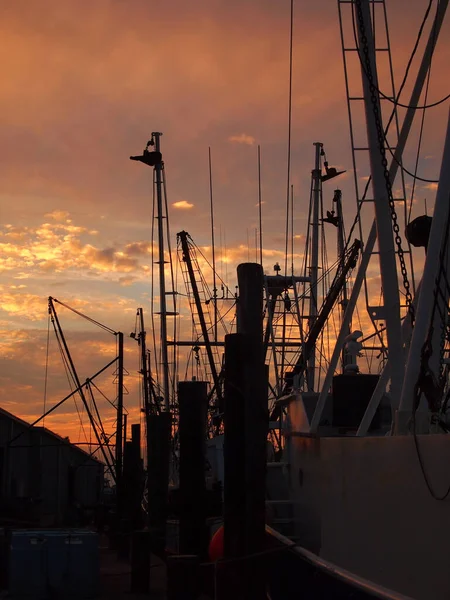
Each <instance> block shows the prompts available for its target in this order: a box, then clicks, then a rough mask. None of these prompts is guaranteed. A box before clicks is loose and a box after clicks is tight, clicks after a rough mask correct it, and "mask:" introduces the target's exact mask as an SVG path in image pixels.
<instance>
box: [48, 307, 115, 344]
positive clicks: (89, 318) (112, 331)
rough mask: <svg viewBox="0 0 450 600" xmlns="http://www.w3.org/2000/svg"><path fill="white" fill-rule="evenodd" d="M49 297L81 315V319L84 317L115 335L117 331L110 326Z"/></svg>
mask: <svg viewBox="0 0 450 600" xmlns="http://www.w3.org/2000/svg"><path fill="white" fill-rule="evenodd" d="M51 299H52V300H53V301H54V302H57V303H58V304H61V306H64V307H65V308H67V309H69V310H71V311H72V312H73V313H75V314H76V315H78V316H79V317H82V318H83V319H86V321H89V322H90V323H92V324H93V325H97V326H98V327H100V328H101V329H104V330H105V331H107V332H108V333H112V334H113V335H117V331H114V329H111V328H110V327H107V326H106V325H103V323H99V321H96V320H95V319H92V317H88V316H87V315H85V314H83V313H82V312H80V311H79V310H76V309H75V308H72V307H71V306H69V305H68V304H65V303H64V302H61V300H58V299H57V298H51Z"/></svg>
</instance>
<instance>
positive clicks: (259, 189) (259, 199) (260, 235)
mask: <svg viewBox="0 0 450 600" xmlns="http://www.w3.org/2000/svg"><path fill="white" fill-rule="evenodd" d="M258 214H259V263H260V264H261V265H262V249H263V234H262V204H261V146H260V145H259V144H258Z"/></svg>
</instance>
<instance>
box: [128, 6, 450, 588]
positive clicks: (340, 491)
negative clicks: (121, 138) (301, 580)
mask: <svg viewBox="0 0 450 600" xmlns="http://www.w3.org/2000/svg"><path fill="white" fill-rule="evenodd" d="M447 5H448V2H446V1H443V0H441V1H440V2H439V3H438V6H437V10H436V14H435V16H434V21H433V23H432V26H431V30H430V34H429V39H428V42H427V44H426V47H425V50H424V53H423V57H422V60H421V64H420V67H419V69H418V73H417V78H416V81H415V83H414V85H413V86H412V93H411V97H410V98H409V100H407V101H406V100H405V101H403V100H402V102H400V93H401V91H402V89H403V87H404V82H403V83H402V85H401V86H400V89H399V91H398V92H397V91H396V86H395V84H394V77H393V71H392V61H391V59H390V42H389V32H388V26H387V10H386V6H385V1H384V0H351V1H345V0H339V1H338V10H339V23H340V31H341V41H342V54H343V58H344V74H345V82H346V92H347V105H348V114H349V119H350V137H351V145H352V156H353V165H352V169H353V173H354V177H355V187H356V208H357V210H356V217H355V221H354V223H353V226H352V227H351V230H350V232H349V234H348V235H346V233H345V228H344V227H343V222H344V219H343V212H342V195H341V192H340V190H339V189H337V190H334V192H333V196H332V205H331V206H330V210H328V211H327V210H326V206H325V209H324V200H323V198H324V189H325V190H327V189H328V191H326V192H325V193H328V192H331V190H330V189H329V188H326V187H324V186H326V184H327V182H328V181H329V180H331V179H333V178H334V177H337V176H338V175H339V171H338V169H337V168H333V167H330V166H329V163H328V161H327V158H326V154H325V151H324V144H323V143H321V142H316V143H315V144H314V146H315V162H314V168H313V170H312V177H311V197H310V206H309V221H308V228H307V235H306V245H305V253H304V264H303V267H302V269H301V271H300V272H298V273H296V272H295V269H294V267H293V266H292V268H291V269H289V268H288V266H287V260H288V250H287V246H288V245H287V244H286V266H285V268H284V273H283V272H282V271H283V269H282V267H280V265H278V264H276V265H275V266H274V274H267V273H266V274H265V275H264V278H263V284H262V288H263V289H262V290H261V293H263V294H264V308H263V331H264V333H263V341H262V343H263V349H264V357H265V364H266V365H267V373H268V379H269V385H268V388H269V394H268V409H269V415H270V419H269V428H268V429H269V433H268V437H267V439H268V441H269V442H270V444H269V445H268V453H267V481H266V490H267V495H266V506H267V515H268V520H269V521H270V524H271V525H272V527H274V529H276V530H278V531H279V532H280V534H282V535H283V536H285V538H286V539H289V540H290V541H291V543H293V544H295V545H296V546H297V548H300V549H301V552H303V555H302V556H303V559H304V560H306V558H305V557H309V558H308V559H307V560H310V561H311V560H312V561H314V560H317V561H322V563H321V564H322V566H323V565H328V567H326V568H329V569H331V568H332V567H329V565H335V570H336V569H340V570H341V572H342V573H344V572H345V573H348V572H350V573H352V574H353V577H354V578H353V584H352V583H351V581H350V579H351V578H350V579H348V581H347V583H348V582H349V581H350V583H349V585H350V588H351V587H352V585H353V587H354V589H355V590H357V589H358V590H359V589H360V588H359V587H358V585H360V584H361V581H363V580H364V581H369V582H371V583H372V585H373V586H374V588H373V589H375V588H377V590H378V592H376V593H375V592H374V593H373V596H372V597H379V598H383V597H384V598H388V597H390V598H394V597H397V598H400V597H401V596H400V595H401V594H404V595H405V597H406V596H408V597H410V598H413V599H416V600H425V599H429V598H433V599H436V600H440V599H444V598H447V597H448V596H449V594H450V575H449V572H448V569H447V567H446V557H447V555H448V551H449V549H450V548H449V545H450V542H449V541H448V536H447V526H448V525H449V521H450V509H449V508H448V505H449V502H450V500H449V497H450V486H449V484H450V479H449V474H448V472H447V471H448V469H447V466H446V465H447V459H448V458H449V457H450V437H449V436H448V431H449V430H448V415H447V406H448V398H449V385H448V376H449V368H448V365H449V364H450V359H449V356H448V349H449V336H448V305H449V292H450V287H449V285H448V279H447V269H448V262H449V259H450V252H449V244H448V241H449V240H448V237H449V227H450V206H449V193H450V122H449V126H448V127H447V131H446V135H445V145H444V151H443V156H442V166H441V171H440V176H439V181H438V187H437V193H436V201H435V206H434V212H433V216H432V217H429V216H428V215H421V216H420V217H419V218H416V219H414V220H411V219H410V210H409V204H408V198H407V194H406V190H405V182H404V176H405V173H409V172H408V171H407V170H406V168H405V166H404V165H403V159H402V157H403V152H404V149H405V145H406V143H407V140H408V135H409V133H410V130H411V127H412V124H413V121H414V118H415V117H416V115H417V114H418V112H419V111H418V108H420V109H421V110H422V111H424V110H425V109H426V108H428V107H427V102H426V100H425V101H424V103H423V104H420V103H421V97H422V94H423V90H424V87H425V86H426V85H427V78H428V75H429V70H430V65H431V60H432V56H433V53H434V50H435V47H436V44H437V42H438V38H439V32H440V30H441V26H442V23H443V20H444V17H445V13H446V9H447ZM429 8H430V7H429ZM429 8H428V10H427V11H426V14H425V17H424V23H423V24H425V22H426V20H427V19H428V16H429V13H430V11H429ZM422 30H423V27H421V29H420V32H419V38H420V36H421V35H422ZM349 32H350V35H349ZM415 51H416V49H415V50H414V53H415ZM382 53H384V55H385V56H386V55H387V56H388V57H389V61H388V64H389V65H390V69H388V83H389V85H390V89H389V91H387V88H386V87H384V82H383V81H382V77H381V76H380V75H379V72H378V70H377V66H378V59H379V56H380V55H381V54H382ZM351 54H352V55H353V56H357V57H358V60H359V63H360V64H359V76H360V84H361V92H360V94H357V95H354V93H353V91H352V86H351V78H352V77H353V78H354V77H355V71H354V69H353V70H352V69H351V68H350V67H349V56H350V55H351ZM408 71H409V66H408V69H407V73H408ZM444 100H445V99H444ZM444 100H442V101H440V102H443V101H444ZM358 103H359V104H358ZM435 104H437V103H432V106H434V105H435ZM356 105H359V107H360V108H362V109H363V110H364V119H365V125H366V138H365V142H364V143H363V144H360V143H359V142H358V141H357V137H356V135H355V127H356V125H355V117H354V111H355V106H356ZM387 107H390V108H391V110H389V111H388V108H387ZM399 107H402V108H404V109H405V112H404V116H403V119H402V120H401V122H400V118H399V115H398V108H399ZM387 114H389V115H390V118H389V119H388V120H387V121H386V120H384V119H385V118H386V115H387ZM159 139H160V134H154V135H153V136H152V140H151V142H149V144H152V145H156V148H155V150H154V151H149V149H148V148H149V146H147V148H146V150H145V151H144V153H143V155H142V157H134V158H135V159H136V160H141V162H144V163H145V164H147V165H148V166H151V167H153V168H154V169H155V173H156V177H155V185H156V191H157V193H156V195H155V197H156V200H157V202H156V205H155V206H156V217H157V222H158V239H159V264H160V271H159V287H160V298H161V302H160V306H159V314H160V340H161V347H162V351H161V353H160V356H161V357H162V358H161V365H160V366H161V371H162V373H163V377H162V379H161V388H160V389H161V393H160V394H158V393H155V392H153V393H154V395H155V397H158V398H160V399H161V400H162V402H166V408H167V409H168V408H169V407H170V406H172V407H175V406H176V405H177V400H176V398H175V397H174V395H175V392H174V391H172V392H171V391H170V389H172V390H173V389H174V382H175V381H176V379H177V377H178V380H181V379H182V376H179V375H175V373H176V370H177V368H178V367H177V365H178V364H179V354H178V352H179V349H180V348H183V347H187V348H189V357H190V360H191V365H192V366H191V370H190V373H189V375H188V370H187V369H186V373H185V379H191V380H203V381H207V382H209V387H208V397H207V400H208V407H209V413H208V414H209V420H208V442H207V445H208V464H209V472H208V476H209V478H210V480H211V481H215V482H217V481H221V482H223V481H224V480H226V473H224V469H226V466H225V467H224V464H223V441H224V432H223V414H224V404H223V399H224V394H225V396H226V385H225V391H224V374H225V375H226V359H225V368H224V359H223V346H224V338H225V336H226V334H228V333H229V332H230V331H231V330H232V329H229V330H227V325H226V323H225V319H224V318H223V314H224V312H223V311H224V310H225V309H224V308H223V307H225V306H227V308H226V310H232V308H233V305H234V304H237V306H239V302H240V299H241V296H240V294H241V291H242V290H240V289H238V290H236V291H233V292H232V291H230V290H229V289H228V287H227V286H226V284H225V282H222V281H221V280H220V277H219V276H218V273H217V270H216V267H215V261H214V251H213V257H212V264H211V265H210V266H211V269H212V280H211V279H208V277H205V276H204V274H203V272H202V271H203V270H204V269H203V268H204V267H205V265H206V264H207V263H208V260H207V258H206V257H205V256H204V254H202V253H201V249H200V248H198V247H196V245H195V244H194V242H193V239H192V237H191V236H190V235H189V234H187V232H184V231H183V232H180V233H179V234H178V242H179V257H180V264H181V268H182V272H183V276H184V281H185V284H186V293H187V297H188V306H189V308H190V309H191V314H192V329H193V338H192V339H191V340H185V341H183V340H181V339H179V336H178V335H177V334H176V332H175V333H174V335H173V336H172V337H171V339H169V336H168V328H167V320H168V319H169V318H170V317H174V319H173V322H174V323H175V325H174V328H176V322H177V321H176V316H177V315H178V314H179V312H178V311H179V306H178V307H177V306H176V300H177V298H176V293H175V286H174V285H173V287H172V289H171V290H170V291H167V290H166V280H165V277H166V276H167V271H168V270H167V268H166V269H165V268H164V261H165V259H167V256H168V255H170V254H171V251H170V247H169V248H168V247H165V246H164V240H165V239H166V240H168V238H169V236H168V235H167V232H165V231H164V229H163V224H164V219H165V218H167V201H166V202H164V193H163V192H162V191H161V190H163V191H164V190H165V185H164V171H163V167H162V162H161V160H162V159H161V153H160V147H159ZM362 154H364V155H365V157H366V161H367V164H368V165H370V169H369V171H368V173H367V177H366V178H365V182H366V186H365V189H364V190H363V189H360V187H361V179H362V172H361V168H360V162H358V161H360V159H361V155H362ZM409 174H410V173H409ZM412 176H413V179H414V181H415V180H417V178H418V176H417V171H416V173H413V174H412ZM396 178H397V179H396ZM398 181H400V184H398ZM397 188H401V193H399V194H398V193H397V192H396V191H394V190H396V189H397ZM260 204H261V203H260ZM291 207H292V205H289V204H288V212H289V211H290V210H291ZM367 224H368V225H369V226H368V227H367ZM327 226H329V227H331V229H332V230H333V231H335V232H336V234H337V254H336V257H335V258H336V260H335V261H334V262H333V265H332V266H331V267H330V268H327V269H325V270H321V267H320V264H319V262H320V261H319V255H320V252H321V251H322V253H323V245H322V242H321V237H320V236H321V235H325V234H324V228H325V227H327ZM333 227H334V229H333ZM366 230H367V231H368V234H367V235H366V234H365V232H366ZM355 231H356V233H355ZM212 233H213V235H214V227H212ZM327 235H328V233H327ZM333 235H334V234H333ZM292 239H293V236H292ZM412 247H413V248H414V250H413V248H412ZM416 248H418V249H419V250H415V249H416ZM213 249H214V243H213ZM321 249H322V250H321ZM261 250H262V249H261ZM261 254H262V252H261ZM291 255H293V252H292V253H291ZM415 257H418V259H419V263H423V269H422V271H423V272H422V274H421V278H420V281H418V283H417V285H416V282H415V277H414V261H413V258H415ZM261 262H262V261H261ZM369 265H370V268H371V269H372V273H373V269H374V268H375V267H376V268H377V269H379V278H380V279H379V281H380V283H381V285H380V284H378V294H380V287H381V294H380V301H379V302H375V301H374V297H373V288H371V287H370V283H369V276H368V273H369ZM374 265H375V266H374ZM420 270H421V269H418V271H420ZM320 273H321V274H320ZM399 274H400V281H399ZM416 275H417V273H416ZM171 282H172V284H174V276H173V271H172V273H171ZM211 283H212V289H211ZM220 286H221V294H220V293H218V290H219V288H220ZM166 297H170V298H171V300H172V299H173V302H174V307H173V309H171V310H168V309H167V307H166ZM255 307H256V308H255V310H256V309H257V305H255ZM357 310H359V311H360V312H362V311H363V310H365V311H366V313H367V317H366V318H365V319H362V321H363V322H362V323H361V322H360V323H358V322H357ZM225 312H226V311H225ZM333 319H334V320H333ZM332 327H333V328H335V332H334V334H333V333H332V332H331V328H332ZM221 328H222V329H221ZM238 329H239V328H238ZM169 349H172V350H173V357H172V360H170V361H169ZM177 349H178V350H177ZM225 354H226V352H225ZM369 355H370V356H371V360H370V361H368V360H367V357H368V356H369ZM366 362H367V364H366ZM203 367H204V368H203ZM225 379H226V377H225ZM311 557H315V559H312V558H311ZM317 564H319V563H317ZM317 564H316V566H317ZM293 569H294V567H291V568H290V573H291V576H293ZM358 578H359V579H358ZM357 579H358V581H359V583H358V584H357V583H356V581H357ZM377 586H379V587H377ZM382 588H387V589H389V590H391V592H389V593H390V594H392V595H390V596H389V595H387V594H388V592H385V595H384V596H383V593H384V592H381V591H380V590H381V589H382ZM355 593H356V592H355ZM377 594H378V595H377ZM395 594H397V595H395ZM315 597H319V596H315ZM330 597H332V596H330ZM346 597H347V596H346ZM361 597H363V596H361ZM364 597H366V596H364ZM367 597H369V596H367Z"/></svg>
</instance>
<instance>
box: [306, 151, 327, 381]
mask: <svg viewBox="0 0 450 600" xmlns="http://www.w3.org/2000/svg"><path fill="white" fill-rule="evenodd" d="M314 146H315V147H316V159H315V166H314V171H313V172H312V176H313V207H312V223H311V228H312V235H311V262H310V267H309V275H310V277H311V288H310V297H309V328H308V329H309V331H311V328H312V326H313V325H314V321H315V320H316V317H317V279H318V271H319V208H320V196H321V193H322V178H321V165H320V157H321V154H322V147H323V144H322V143H321V142H314ZM315 367H316V361H315V355H314V352H312V353H311V357H310V359H309V361H308V390H309V391H313V390H314V371H315Z"/></svg>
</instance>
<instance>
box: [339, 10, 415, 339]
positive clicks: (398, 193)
mask: <svg viewBox="0 0 450 600" xmlns="http://www.w3.org/2000/svg"><path fill="white" fill-rule="evenodd" d="M369 4H370V14H371V18H372V28H373V34H374V43H375V61H376V63H377V64H378V65H379V67H380V68H379V69H378V85H379V89H381V90H382V92H383V93H384V94H386V96H388V98H389V99H390V100H395V99H396V97H397V96H396V89H395V83H394V73H393V64H392V56H391V44H390V37H389V28H388V19H387V12H386V3H385V0H369ZM354 5H355V2H354V0H338V10H339V25H340V34H341V45H342V57H343V63H344V74H345V90H346V99H347V108H348V116H349V125H350V141H351V150H352V163H353V176H354V185H355V191H356V204H357V206H356V208H357V215H358V227H359V239H360V240H361V242H362V243H363V247H364V245H365V238H366V236H365V233H364V227H363V222H365V221H367V222H371V220H372V215H373V211H372V210H369V211H368V210H366V209H367V206H368V205H373V202H374V198H373V192H372V187H371V185H370V164H369V147H368V140H367V133H366V130H365V128H364V127H359V126H358V133H356V131H357V124H358V125H359V122H358V117H359V118H361V116H362V115H363V110H364V107H363V103H364V96H363V92H362V87H361V67H360V57H359V50H358V41H357V40H358V36H357V26H356V21H355V20H356V16H355V14H354ZM380 101H381V106H382V109H384V110H385V111H386V112H385V118H386V116H387V115H389V119H388V120H387V121H386V129H385V148H386V150H387V152H386V154H387V157H388V158H389V157H390V156H391V154H393V153H394V152H395V150H396V146H397V143H398V139H399V120H398V114H397V108H396V106H395V105H392V103H391V102H389V100H388V99H387V98H384V97H383V96H382V95H380ZM383 112H384V111H383ZM360 132H362V133H360ZM394 194H395V196H394V202H395V207H396V211H397V215H398V217H399V224H400V229H401V230H402V229H403V230H404V229H405V227H406V225H407V223H408V205H407V198H406V188H405V179H404V174H403V171H402V170H400V181H399V182H398V185H397V186H396V187H394ZM366 214H367V216H366V217H365V215H366ZM404 244H405V247H404V249H403V253H404V254H405V255H406V256H407V257H408V263H409V272H410V274H411V285H412V291H413V292H415V283H414V271H413V260H412V252H411V246H410V244H409V242H408V240H406V239H405V240H404ZM395 253H396V256H397V257H398V251H397V250H396V251H395ZM378 254H379V251H378V246H376V248H375V249H374V251H373V252H372V255H378ZM406 256H405V258H406ZM364 292H365V303H366V309H367V312H368V315H369V317H370V320H371V321H372V324H373V327H374V329H375V332H377V335H378V338H379V341H380V343H381V345H382V346H383V345H384V342H383V339H382V337H381V330H382V323H383V322H385V318H386V315H385V307H384V306H383V305H381V304H380V305H375V304H374V302H373V300H374V294H373V290H371V289H370V284H369V281H368V276H367V274H365V275H364ZM380 301H381V300H380ZM401 309H402V311H403V314H405V312H406V310H407V306H406V303H405V302H402V303H401Z"/></svg>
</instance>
